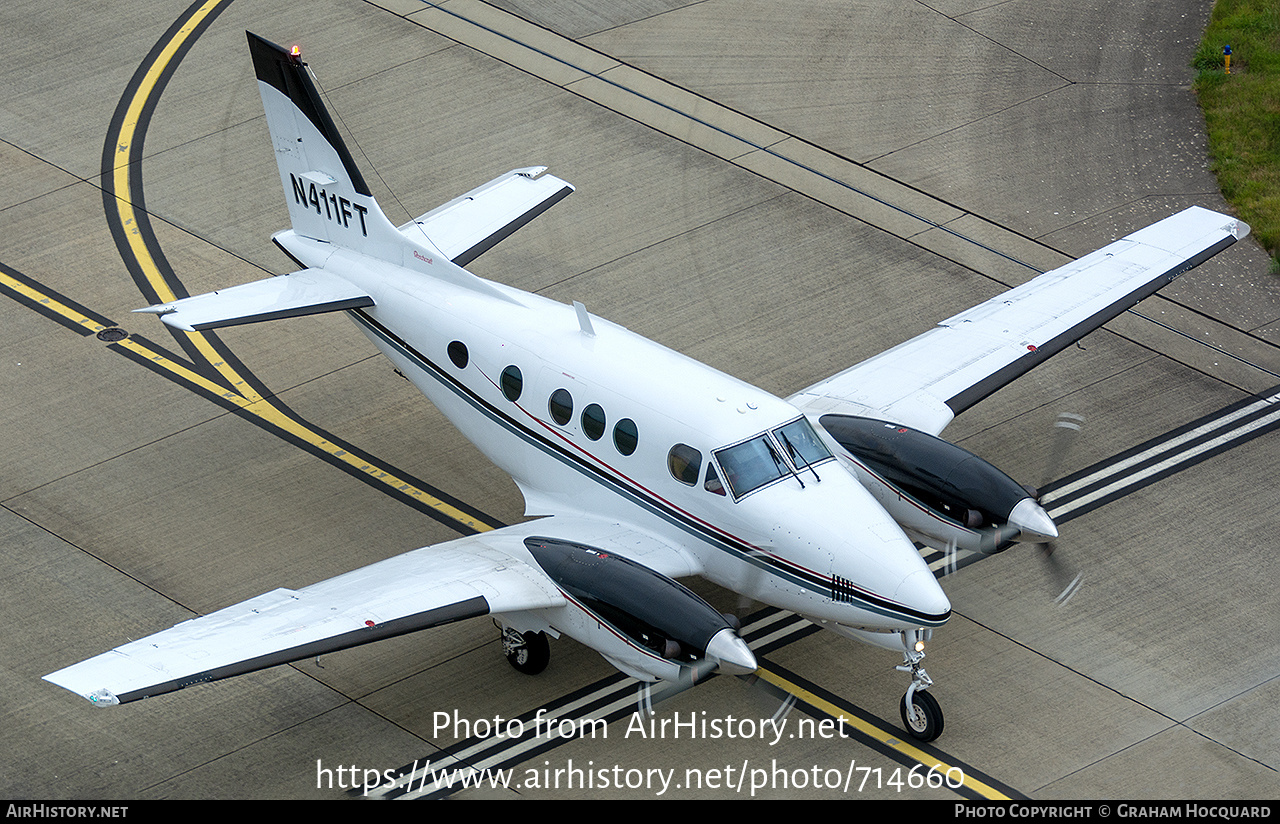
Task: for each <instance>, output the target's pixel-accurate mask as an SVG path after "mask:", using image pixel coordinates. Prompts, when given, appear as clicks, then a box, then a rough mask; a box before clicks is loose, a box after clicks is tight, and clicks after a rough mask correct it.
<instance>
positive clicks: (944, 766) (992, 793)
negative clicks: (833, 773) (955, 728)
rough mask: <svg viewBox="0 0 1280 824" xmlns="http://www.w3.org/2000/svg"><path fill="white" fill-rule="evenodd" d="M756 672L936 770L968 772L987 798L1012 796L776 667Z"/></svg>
mask: <svg viewBox="0 0 1280 824" xmlns="http://www.w3.org/2000/svg"><path fill="white" fill-rule="evenodd" d="M756 674H757V675H759V676H760V677H761V678H763V679H764V680H765V681H768V682H769V683H770V684H773V685H774V686H775V687H777V688H778V689H781V690H784V691H786V692H788V693H790V694H792V695H794V696H795V697H796V698H799V699H800V700H801V701H804V702H805V703H806V704H809V705H810V706H812V707H815V708H816V709H818V710H821V711H822V712H825V713H826V714H827V715H830V716H831V717H832V718H837V719H840V720H841V721H843V722H844V723H845V725H846V726H849V727H852V728H854V729H856V730H858V731H859V732H861V733H862V734H864V735H866V736H867V737H868V738H872V739H874V740H876V741H879V742H880V743H881V744H884V745H885V746H887V747H890V748H892V749H894V750H895V751H897V752H899V753H902V754H903V755H905V756H906V757H908V758H910V759H911V760H913V761H916V762H918V763H920V764H922V765H924V766H926V767H929V768H930V769H933V770H936V771H937V772H939V773H942V774H944V775H945V774H947V772H948V770H951V769H957V770H960V772H961V774H962V775H964V786H966V787H968V788H969V789H970V790H973V791H974V792H976V793H978V794H979V795H981V796H982V797H983V798H989V799H993V800H1000V801H1008V800H1010V799H1009V796H1007V795H1005V794H1004V793H1002V792H1000V791H999V790H997V789H995V788H994V787H991V786H990V785H988V784H984V783H983V782H981V781H979V780H977V779H976V778H974V777H972V776H970V775H968V774H967V773H965V772H964V770H962V769H960V768H959V767H956V766H955V765H954V764H948V763H947V762H945V761H939V760H938V759H936V758H934V757H933V756H931V755H929V754H928V753H927V752H925V751H924V750H922V749H920V748H918V747H915V746H912V745H911V744H908V743H907V742H905V741H903V740H902V739H900V738H898V737H897V736H896V735H893V734H891V733H889V732H886V731H885V730H883V729H881V728H880V727H877V726H875V725H874V724H871V723H868V722H867V721H864V720H862V719H861V718H859V717H857V716H856V715H849V714H848V713H846V712H845V711H844V710H842V709H840V708H839V707H837V706H836V705H835V704H832V703H831V702H830V701H827V700H825V699H823V698H819V697H818V696H816V695H814V694H813V693H812V692H809V691H808V690H806V689H805V688H803V687H801V686H799V685H798V684H795V683H792V682H791V681H788V680H787V679H785V678H783V677H782V676H781V675H779V674H778V673H776V672H773V671H772V670H769V669H767V668H765V667H761V668H760V669H758V670H756Z"/></svg>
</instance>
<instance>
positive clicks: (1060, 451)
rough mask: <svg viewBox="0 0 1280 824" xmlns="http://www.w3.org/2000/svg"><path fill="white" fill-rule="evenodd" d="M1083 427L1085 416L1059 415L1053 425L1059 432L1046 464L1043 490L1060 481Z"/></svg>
mask: <svg viewBox="0 0 1280 824" xmlns="http://www.w3.org/2000/svg"><path fill="white" fill-rule="evenodd" d="M1083 425H1084V416H1082V415H1076V414H1075V413H1072V412H1059V413H1058V419H1057V420H1056V421H1055V422H1054V424H1053V428H1054V429H1055V430H1057V435H1056V436H1055V437H1054V439H1053V445H1052V446H1051V447H1050V450H1049V462H1048V463H1047V464H1045V475H1044V480H1043V481H1041V483H1040V488H1041V489H1044V488H1045V487H1046V486H1048V485H1049V484H1050V483H1052V482H1053V481H1056V480H1057V479H1058V475H1059V473H1061V472H1062V467H1063V466H1064V465H1065V464H1066V462H1067V454H1068V453H1069V452H1070V451H1071V447H1072V445H1073V444H1074V443H1075V439H1076V435H1078V434H1079V432H1080V427H1081V426H1083Z"/></svg>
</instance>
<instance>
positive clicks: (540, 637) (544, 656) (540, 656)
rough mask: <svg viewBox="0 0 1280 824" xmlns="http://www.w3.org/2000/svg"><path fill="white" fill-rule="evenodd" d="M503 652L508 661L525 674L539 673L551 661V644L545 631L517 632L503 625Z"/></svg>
mask: <svg viewBox="0 0 1280 824" xmlns="http://www.w3.org/2000/svg"><path fill="white" fill-rule="evenodd" d="M502 652H503V653H504V654H505V655H506V656H507V663H509V664H510V665H511V666H513V667H515V668H516V669H517V670H519V671H520V672H523V673H524V674H525V675H537V674H538V673H540V672H542V671H543V670H544V669H546V668H547V664H548V663H550V662H551V645H550V644H549V643H547V634H546V633H545V632H517V631H516V630H514V629H512V628H511V627H503V629H502Z"/></svg>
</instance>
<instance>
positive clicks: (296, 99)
mask: <svg viewBox="0 0 1280 824" xmlns="http://www.w3.org/2000/svg"><path fill="white" fill-rule="evenodd" d="M246 34H247V35H248V36H249V51H250V54H251V55H252V56H253V68H254V72H255V73H256V74H257V76H258V91H259V92H260V93H261V94H262V107H263V109H264V110H265V111H266V114H267V126H268V128H269V129H270V130H271V142H272V145H273V148H274V149H275V154H276V163H277V164H278V165H279V167H280V183H281V185H282V186H283V187H284V195H285V200H286V202H287V203H288V205H289V218H290V220H292V222H293V230H294V231H295V232H296V233H297V234H299V235H302V236H304V237H310V238H315V239H317V240H323V241H327V242H329V243H333V244H334V245H337V246H344V247H346V248H349V249H354V250H356V251H358V252H361V253H363V254H366V255H370V256H372V257H377V258H379V259H382V260H388V261H391V262H394V263H402V262H403V260H404V259H405V258H406V257H410V252H411V251H414V250H409V249H407V248H406V247H407V246H414V247H419V246H423V245H425V244H419V243H417V242H413V243H410V242H409V241H408V240H407V238H405V236H404V235H402V234H401V233H400V232H399V230H397V229H396V227H395V226H393V225H392V224H391V222H390V221H389V220H387V217H386V215H384V214H383V213H382V209H381V208H379V206H378V203H377V201H375V200H374V199H373V195H372V193H371V192H370V191H369V186H368V184H366V183H365V180H364V177H363V175H361V174H360V170H359V168H357V167H356V164H355V161H354V160H353V159H352V157H351V153H350V152H349V151H348V150H347V146H346V144H345V143H344V142H343V140H342V137H341V135H339V134H338V129H337V127H336V126H335V125H334V123H333V119H332V118H331V117H330V116H329V112H328V111H327V110H326V109H325V107H324V104H323V103H321V101H320V95H319V93H318V92H317V91H316V86H315V83H314V82H313V81H312V79H311V74H310V72H309V70H308V69H307V64H306V63H304V62H302V57H301V56H300V54H299V53H298V50H297V49H296V48H294V49H293V50H286V49H284V48H281V47H280V46H277V45H276V44H274V43H271V42H269V41H267V40H264V39H262V38H261V37H258V36H257V35H256V34H254V33H253V32H246ZM415 250H416V248H415ZM433 251H434V250H433V249H431V248H430V246H426V248H423V249H421V250H420V252H419V253H420V255H422V257H423V258H424V259H432V260H434V259H438V258H440V257H441V256H440V255H439V254H432V252H433Z"/></svg>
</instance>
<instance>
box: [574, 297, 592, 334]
mask: <svg viewBox="0 0 1280 824" xmlns="http://www.w3.org/2000/svg"><path fill="white" fill-rule="evenodd" d="M573 311H575V312H577V313H578V328H579V329H581V330H582V334H584V335H586V336H587V337H589V338H594V337H595V336H596V330H595V328H594V327H593V326H592V325H591V315H589V314H587V307H586V306H584V305H583V304H582V301H577V300H575V301H574V302H573Z"/></svg>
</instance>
